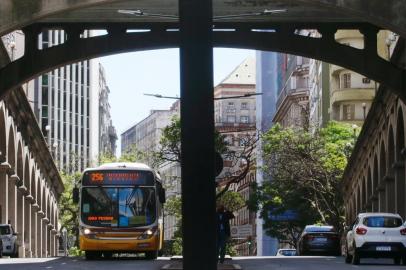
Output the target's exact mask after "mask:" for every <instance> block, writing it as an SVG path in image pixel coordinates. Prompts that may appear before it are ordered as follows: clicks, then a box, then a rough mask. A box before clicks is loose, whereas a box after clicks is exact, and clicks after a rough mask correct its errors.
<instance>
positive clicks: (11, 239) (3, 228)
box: [0, 224, 18, 258]
mask: <svg viewBox="0 0 406 270" xmlns="http://www.w3.org/2000/svg"><path fill="white" fill-rule="evenodd" d="M0 237H1V240H2V242H3V255H6V256H10V257H12V258H17V257H18V246H17V234H16V233H15V232H14V229H13V227H12V226H11V225H10V224H0Z"/></svg>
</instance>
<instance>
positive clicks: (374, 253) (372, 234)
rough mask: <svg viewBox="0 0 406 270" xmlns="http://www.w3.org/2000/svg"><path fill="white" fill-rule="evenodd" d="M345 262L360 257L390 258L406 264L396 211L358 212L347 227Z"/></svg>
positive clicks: (404, 230)
mask: <svg viewBox="0 0 406 270" xmlns="http://www.w3.org/2000/svg"><path fill="white" fill-rule="evenodd" d="M347 229H348V232H347V235H346V245H345V262H346V263H350V262H352V263H353V264H359V263H360V259H361V258H393V260H394V263H395V264H400V262H401V261H403V264H406V227H405V226H404V224H403V220H402V218H401V217H400V216H399V215H398V214H390V213H362V214H359V215H358V217H357V218H356V220H355V221H354V223H353V224H352V225H351V226H350V227H349V228H347Z"/></svg>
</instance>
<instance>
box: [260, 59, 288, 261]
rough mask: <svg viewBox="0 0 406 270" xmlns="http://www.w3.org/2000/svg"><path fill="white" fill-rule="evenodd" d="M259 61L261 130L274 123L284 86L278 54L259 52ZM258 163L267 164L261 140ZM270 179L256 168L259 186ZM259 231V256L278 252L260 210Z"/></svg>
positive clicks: (265, 129) (264, 130) (263, 130)
mask: <svg viewBox="0 0 406 270" xmlns="http://www.w3.org/2000/svg"><path fill="white" fill-rule="evenodd" d="M256 60H257V63H256V66H257V68H256V70H257V74H256V91H257V92H258V93H262V95H258V96H257V98H256V106H257V109H256V115H257V117H256V128H257V130H258V131H260V132H266V131H267V130H268V129H270V128H271V127H272V125H273V122H272V120H273V118H274V116H275V112H276V101H277V96H278V89H281V86H282V74H281V73H280V72H278V69H279V63H280V60H281V58H280V54H278V53H274V52H262V51H258V52H257V55H256ZM256 163H257V167H258V168H261V167H262V166H263V159H262V141H261V139H260V140H259V141H258V143H257V156H256ZM270 180H271V179H270V177H269V175H266V174H265V173H264V172H263V170H257V171H256V181H257V183H258V185H261V184H262V183H263V182H265V181H270ZM255 233H256V239H255V241H254V248H255V250H256V255H257V256H273V255H275V254H276V251H277V250H278V246H279V243H278V239H276V238H272V237H270V236H269V235H267V234H266V232H265V231H264V228H263V219H262V218H260V216H259V213H258V214H257V216H256V228H255Z"/></svg>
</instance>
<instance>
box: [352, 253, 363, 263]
mask: <svg viewBox="0 0 406 270" xmlns="http://www.w3.org/2000/svg"><path fill="white" fill-rule="evenodd" d="M360 259H361V258H360V256H359V252H358V251H357V250H354V254H353V255H352V261H351V262H352V264H354V265H358V264H359V263H360Z"/></svg>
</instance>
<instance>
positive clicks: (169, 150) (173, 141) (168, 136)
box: [154, 116, 227, 165]
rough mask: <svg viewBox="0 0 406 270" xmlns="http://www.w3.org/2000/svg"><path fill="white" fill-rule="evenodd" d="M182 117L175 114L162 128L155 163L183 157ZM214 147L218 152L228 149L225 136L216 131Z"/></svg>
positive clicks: (179, 159) (177, 160) (177, 159)
mask: <svg viewBox="0 0 406 270" xmlns="http://www.w3.org/2000/svg"><path fill="white" fill-rule="evenodd" d="M180 128H181V127H180V119H179V117H177V116H175V117H173V118H172V120H171V123H170V124H169V125H168V126H166V127H165V128H164V129H163V130H162V136H161V139H160V141H159V144H160V149H159V151H158V152H156V153H154V161H155V164H157V165H160V164H163V163H165V162H178V163H180V161H181V159H182V155H181V144H180V141H181V133H180ZM214 147H215V150H216V151H217V152H219V153H220V154H223V153H224V152H225V151H226V150H227V146H226V143H225V142H224V136H222V135H221V134H220V133H219V132H217V131H215V134H214Z"/></svg>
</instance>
